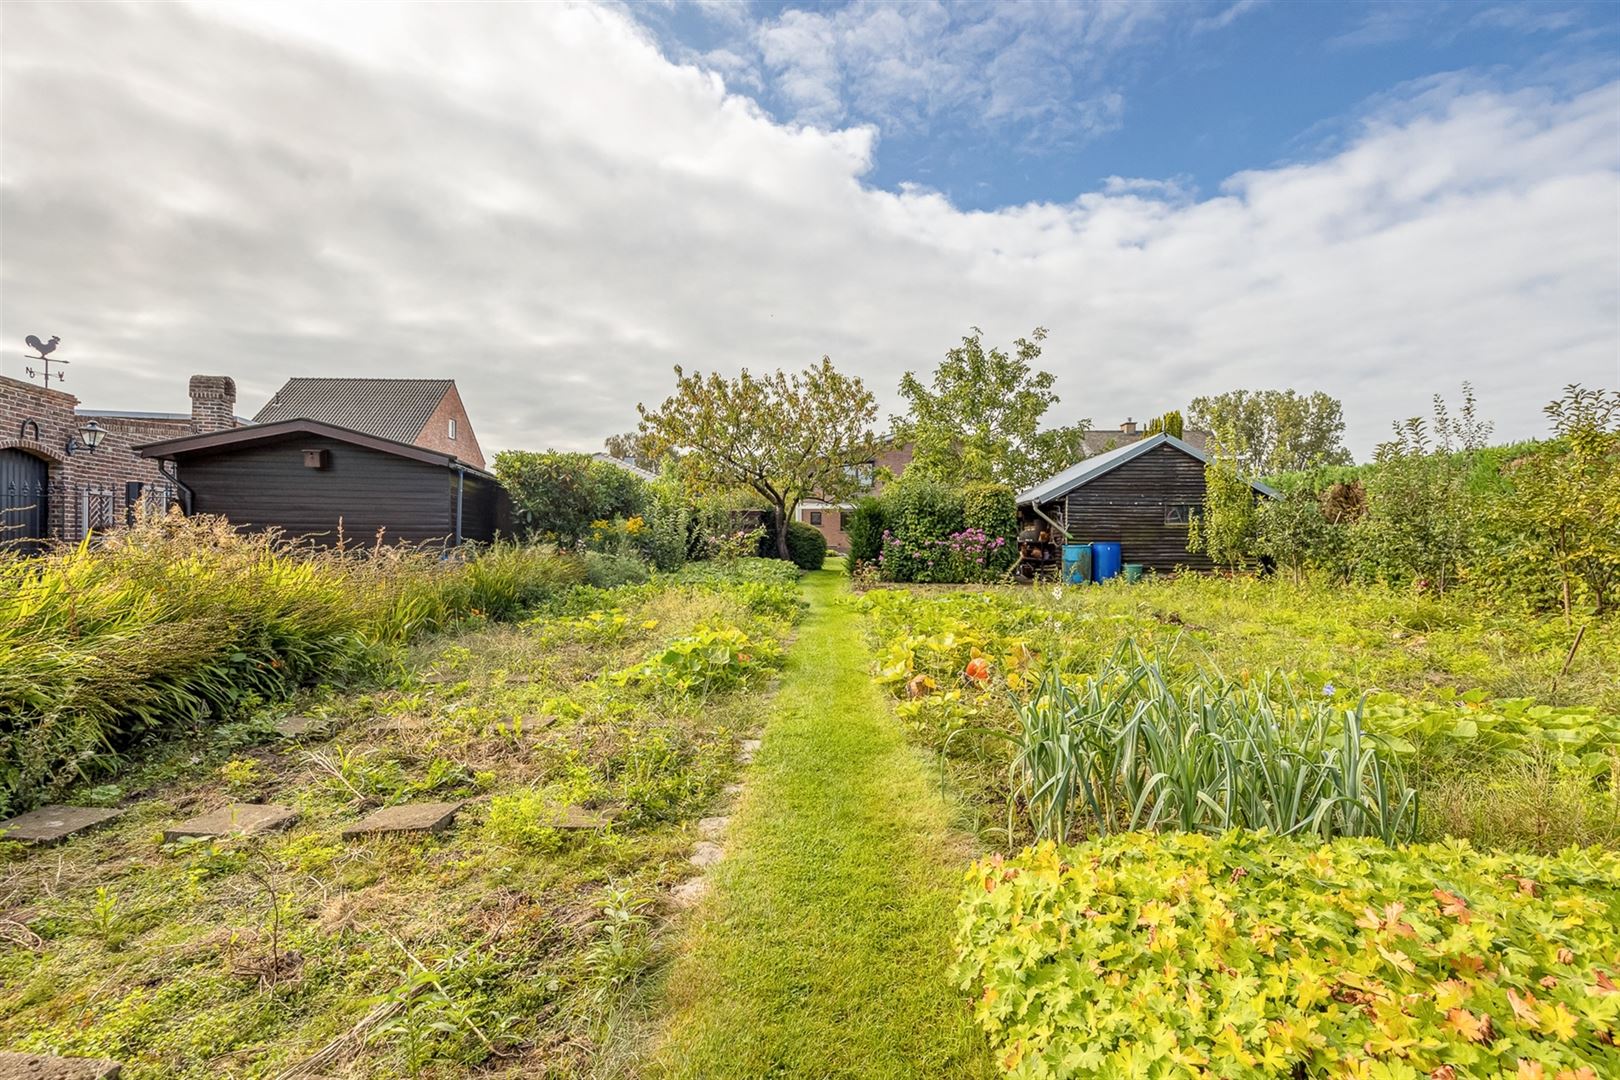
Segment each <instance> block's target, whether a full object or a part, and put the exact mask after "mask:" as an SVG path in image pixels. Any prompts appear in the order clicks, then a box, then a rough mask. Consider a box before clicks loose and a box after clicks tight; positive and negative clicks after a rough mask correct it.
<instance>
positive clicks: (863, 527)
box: [844, 495, 884, 563]
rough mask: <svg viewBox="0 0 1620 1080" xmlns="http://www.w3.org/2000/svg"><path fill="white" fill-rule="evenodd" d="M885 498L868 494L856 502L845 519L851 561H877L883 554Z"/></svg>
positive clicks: (845, 531)
mask: <svg viewBox="0 0 1620 1080" xmlns="http://www.w3.org/2000/svg"><path fill="white" fill-rule="evenodd" d="M883 529H884V513H883V500H881V499H878V498H876V497H874V496H871V495H868V496H867V497H866V498H864V499H861V500H860V501H859V502H857V503H856V504H855V509H854V510H852V511H851V512H850V514H849V516H848V517H847V518H845V521H844V533H845V535H847V536H848V537H849V558H850V562H851V563H869V562H876V561H877V558H878V556H879V555H881V554H883Z"/></svg>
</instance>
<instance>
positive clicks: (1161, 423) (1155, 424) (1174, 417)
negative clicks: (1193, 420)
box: [1146, 409, 1187, 439]
mask: <svg viewBox="0 0 1620 1080" xmlns="http://www.w3.org/2000/svg"><path fill="white" fill-rule="evenodd" d="M1186 428H1187V424H1186V421H1185V420H1183V419H1182V417H1181V410H1180V409H1171V410H1170V411H1169V412H1167V413H1165V414H1164V415H1163V416H1155V417H1154V418H1153V419H1152V420H1149V421H1148V426H1147V429H1146V430H1147V434H1149V435H1157V434H1158V433H1159V432H1161V431H1162V432H1164V433H1165V434H1166V435H1169V436H1171V437H1172V438H1177V439H1179V438H1181V434H1182V432H1183V431H1185V430H1186Z"/></svg>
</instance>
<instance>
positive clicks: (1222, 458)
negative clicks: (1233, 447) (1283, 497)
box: [1187, 452, 1259, 570]
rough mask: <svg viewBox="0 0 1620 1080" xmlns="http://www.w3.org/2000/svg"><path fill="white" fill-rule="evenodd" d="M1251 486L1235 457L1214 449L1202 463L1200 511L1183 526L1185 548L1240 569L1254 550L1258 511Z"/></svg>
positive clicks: (1224, 564)
mask: <svg viewBox="0 0 1620 1080" xmlns="http://www.w3.org/2000/svg"><path fill="white" fill-rule="evenodd" d="M1255 499H1256V494H1255V490H1254V487H1253V486H1252V485H1251V484H1250V483H1249V481H1248V479H1247V478H1246V477H1245V476H1244V474H1243V468H1242V466H1241V465H1240V464H1239V462H1238V460H1237V458H1235V457H1233V456H1232V455H1231V454H1229V453H1225V452H1217V453H1215V454H1214V455H1212V456H1211V457H1210V459H1209V463H1208V464H1207V465H1205V466H1204V512H1203V513H1202V514H1199V515H1194V517H1193V519H1192V521H1190V522H1189V523H1188V528H1187V550H1188V551H1202V552H1203V553H1204V554H1206V555H1208V556H1209V557H1210V561H1212V562H1214V563H1217V564H1218V565H1221V566H1228V567H1231V568H1232V569H1234V570H1235V569H1240V568H1241V567H1243V566H1244V565H1245V564H1246V563H1247V562H1248V561H1249V559H1250V557H1251V556H1252V554H1253V552H1254V544H1255V531H1256V528H1257V526H1258V522H1259V514H1258V511H1257V510H1256V509H1255Z"/></svg>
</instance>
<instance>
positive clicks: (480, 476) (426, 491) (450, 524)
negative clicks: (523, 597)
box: [140, 420, 512, 544]
mask: <svg viewBox="0 0 1620 1080" xmlns="http://www.w3.org/2000/svg"><path fill="white" fill-rule="evenodd" d="M140 452H141V454H142V456H144V457H149V458H158V459H161V460H163V461H165V462H168V463H171V464H172V467H173V470H174V473H175V476H176V479H177V480H178V482H179V486H180V490H181V494H182V498H183V499H184V501H185V503H186V507H187V510H188V512H189V513H195V514H219V515H221V516H223V517H226V518H228V519H230V521H231V522H232V524H234V525H236V526H237V527H238V528H242V529H248V530H261V529H270V528H275V529H281V530H282V531H284V532H286V533H289V534H291V535H294V536H300V537H307V538H309V539H311V540H313V541H315V542H317V543H323V544H332V543H335V542H336V541H337V537H338V527H339V522H341V523H342V531H343V535H344V537H345V538H346V540H347V541H348V542H349V543H361V544H365V543H370V542H372V540H373V539H374V538H375V537H376V535H377V533H378V530H382V534H383V538H384V540H385V541H387V542H390V543H417V544H420V543H441V542H442V543H449V544H457V543H461V542H462V541H465V540H476V541H486V542H487V541H490V540H493V539H495V537H496V536H497V535H498V534H510V533H511V531H512V530H511V524H510V522H511V504H510V501H509V500H508V498H507V494H506V489H505V488H503V487H501V485H500V482H499V481H497V480H496V479H495V477H494V476H493V475H491V474H490V473H487V472H485V471H484V470H482V469H478V468H474V467H473V466H471V465H467V464H465V463H463V462H461V461H459V460H457V459H456V458H455V457H454V456H452V455H450V454H444V453H440V452H438V451H436V450H429V449H425V448H423V447H420V446H413V445H411V444H410V443H403V442H396V441H395V440H393V439H385V438H381V437H379V436H376V435H371V434H367V433H365V432H360V431H353V430H350V429H348V428H343V427H338V426H336V425H334V424H326V423H322V422H320V421H318V420H284V421H280V422H277V423H271V424H251V425H247V426H244V427H239V428H233V429H231V430H228V431H216V432H212V433H210V434H206V435H191V436H187V437H184V438H179V439H167V440H165V441H163V442H158V443H150V444H148V445H146V446H142V447H140Z"/></svg>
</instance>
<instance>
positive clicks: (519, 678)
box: [506, 671, 534, 686]
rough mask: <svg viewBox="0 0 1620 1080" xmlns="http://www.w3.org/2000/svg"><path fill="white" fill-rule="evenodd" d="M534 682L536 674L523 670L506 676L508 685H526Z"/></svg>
mask: <svg viewBox="0 0 1620 1080" xmlns="http://www.w3.org/2000/svg"><path fill="white" fill-rule="evenodd" d="M532 682H534V676H533V675H527V674H524V673H523V672H521V671H520V672H517V673H516V674H513V675H508V676H507V677H506V685H507V686H524V685H527V684H528V683H532Z"/></svg>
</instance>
